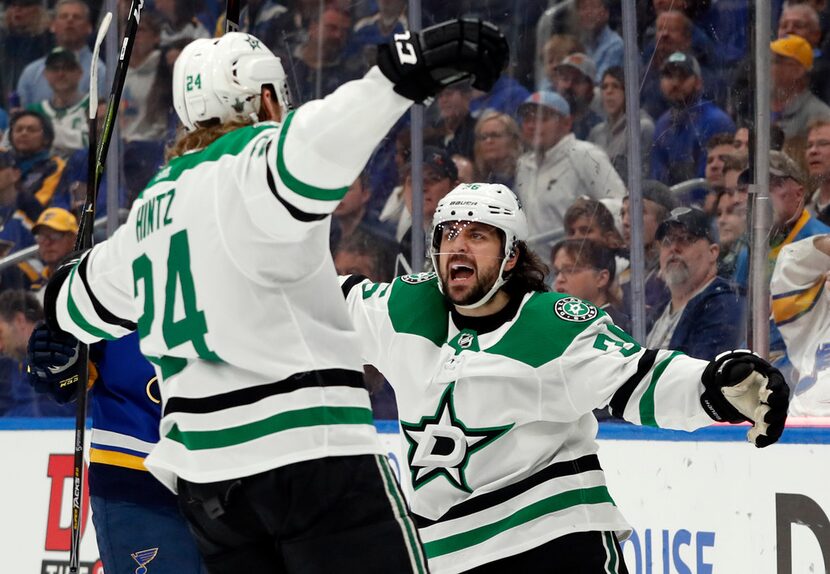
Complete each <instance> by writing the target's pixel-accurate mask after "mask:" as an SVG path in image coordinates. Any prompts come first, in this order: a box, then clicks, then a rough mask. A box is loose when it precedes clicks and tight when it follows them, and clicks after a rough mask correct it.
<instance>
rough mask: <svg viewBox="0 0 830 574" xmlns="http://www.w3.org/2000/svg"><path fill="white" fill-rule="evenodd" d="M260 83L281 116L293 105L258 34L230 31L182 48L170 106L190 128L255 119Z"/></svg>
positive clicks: (278, 64)
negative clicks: (271, 95) (269, 91)
mask: <svg viewBox="0 0 830 574" xmlns="http://www.w3.org/2000/svg"><path fill="white" fill-rule="evenodd" d="M264 84H272V85H273V86H274V90H275V91H276V92H277V101H278V102H279V104H280V107H281V108H282V111H283V114H284V113H286V112H287V111H288V110H290V109H291V97H290V96H289V92H288V83H287V82H286V76H285V70H283V68H282V63H281V62H280V59H279V58H277V57H276V56H274V54H273V53H271V51H270V50H269V49H268V48H266V47H265V45H264V44H263V43H262V42H261V41H260V40H259V39H257V38H256V37H254V36H251V35H250V34H243V33H241V32H229V33H227V34H225V35H224V36H222V37H221V38H215V39H200V40H194V41H192V42H190V43H189V44H188V45H187V46H185V47H184V49H183V50H182V53H181V54H180V55H179V58H178V59H177V60H176V65H175V67H174V68H173V106H174V107H175V108H176V113H177V114H178V116H179V119H180V120H181V121H182V124H184V127H185V128H186V129H187V130H188V131H193V130H195V129H196V128H197V127H199V123H200V122H205V121H208V120H213V119H218V120H219V122H220V123H223V124H224V123H227V122H230V121H234V120H239V121H246V120H248V119H250V118H252V117H253V118H256V114H257V112H258V111H259V106H260V93H261V91H262V86H263V85H264Z"/></svg>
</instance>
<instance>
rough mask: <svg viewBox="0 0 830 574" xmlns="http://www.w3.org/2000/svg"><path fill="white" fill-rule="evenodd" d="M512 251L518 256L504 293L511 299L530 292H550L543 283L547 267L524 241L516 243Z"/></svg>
mask: <svg viewBox="0 0 830 574" xmlns="http://www.w3.org/2000/svg"><path fill="white" fill-rule="evenodd" d="M514 250H515V251H516V252H517V254H518V260H517V261H516V266H515V267H513V269H511V270H510V274H509V277H510V279H509V280H508V281H507V283H505V284H504V287H502V289H504V291H505V292H506V293H507V294H508V295H510V296H511V297H521V296H522V295H524V294H525V293H529V292H531V291H550V288H549V287H548V285H547V284H546V283H545V277H547V275H548V272H549V270H548V266H547V265H545V263H544V262H543V261H542V259H541V258H540V257H539V256H538V255H536V254H535V253H534V252H533V251H531V250H530V248H528V246H527V243H525V242H524V241H517V242H516V245H515V246H514Z"/></svg>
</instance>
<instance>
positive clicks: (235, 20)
mask: <svg viewBox="0 0 830 574" xmlns="http://www.w3.org/2000/svg"><path fill="white" fill-rule="evenodd" d="M227 2H228V3H227V5H226V6H225V33H228V32H239V5H240V3H241V0H227Z"/></svg>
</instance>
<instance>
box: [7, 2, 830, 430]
mask: <svg viewBox="0 0 830 574" xmlns="http://www.w3.org/2000/svg"><path fill="white" fill-rule="evenodd" d="M99 4H100V3H91V4H88V3H87V2H86V0H5V1H4V2H3V4H2V13H0V131H2V139H1V140H0V214H2V222H0V225H2V227H0V255H7V254H9V253H14V252H16V251H19V250H21V249H25V248H32V249H34V247H35V246H37V252H34V251H33V252H32V255H31V258H30V259H28V260H25V261H22V262H16V263H14V264H9V265H6V266H5V267H3V268H0V292H4V293H5V292H9V293H16V294H17V295H16V297H17V298H16V299H14V300H11V299H10V302H9V303H8V305H6V306H3V305H0V335H2V337H0V344H1V345H2V346H3V348H2V349H0V353H2V354H3V356H5V357H7V358H9V357H11V359H9V360H14V361H18V363H19V359H20V357H19V356H18V355H15V352H16V351H14V350H13V348H12V346H11V345H12V343H11V342H9V341H10V340H11V339H8V337H7V335H8V333H9V332H14V333H17V335H15V336H18V335H19V336H20V337H23V336H24V335H25V332H26V325H27V323H26V322H25V321H23V320H22V319H25V320H26V321H30V320H37V317H38V316H39V315H38V313H37V310H36V308H37V305H38V299H39V297H40V296H41V291H40V288H41V287H42V285H43V284H44V282H45V280H46V279H48V276H49V270H50V268H51V267H52V266H53V265H54V264H55V263H56V262H57V261H59V260H60V257H62V256H63V255H65V253H68V252H69V250H70V248H71V241H70V238H71V237H74V233H75V232H76V231H77V223H73V222H75V221H76V215H77V211H78V209H79V206H80V204H81V202H82V200H83V197H84V195H85V190H86V185H87V182H86V165H87V156H88V150H87V145H88V143H87V138H88V134H87V123H86V121H85V116H86V113H87V107H88V105H89V103H88V102H89V99H88V94H87V90H88V85H89V71H90V68H91V66H97V67H98V78H99V86H98V91H99V94H100V95H101V96H102V97H104V98H105V96H106V94H107V93H108V89H107V86H106V85H105V78H106V71H107V66H113V67H114V63H111V62H104V61H103V60H101V61H97V62H93V61H92V53H91V50H90V42H91V39H92V35H93V30H94V28H95V24H96V22H97V19H98V17H99V12H100V10H101V8H100V5H99ZM118 4H119V10H120V12H121V17H120V18H119V19H121V20H124V15H125V13H126V10H127V8H128V5H129V2H128V1H127V0H119V3H118ZM420 4H421V7H422V12H423V18H424V25H429V24H430V23H431V22H434V21H439V20H443V19H446V18H452V17H459V16H471V17H482V18H486V19H488V20H491V21H493V22H495V23H497V24H498V25H499V26H501V27H502V29H503V30H504V32H505V34H506V36H507V38H508V40H509V42H510V44H511V48H512V54H511V61H510V63H509V64H508V66H507V67H506V69H505V70H504V74H503V75H502V77H501V79H500V80H499V82H498V83H497V84H496V85H495V86H494V88H493V90H492V91H491V92H489V93H487V94H484V93H482V92H480V91H478V90H476V89H475V88H474V87H473V85H472V84H470V83H459V84H456V85H454V86H452V87H451V88H449V89H447V90H445V91H444V92H442V93H441V94H440V95H439V96H438V97H437V98H436V99H435V101H434V102H432V103H431V104H430V103H429V102H428V104H429V105H428V106H427V107H426V122H425V128H424V130H423V139H424V145H425V148H424V158H423V163H422V170H421V171H420V173H421V174H422V177H423V181H422V187H423V192H424V200H423V201H424V203H423V206H422V209H423V215H424V225H425V228H424V229H417V230H416V229H413V227H412V212H413V209H414V207H413V204H412V203H413V202H412V188H413V181H412V168H411V158H410V140H411V131H410V126H409V118H408V117H405V118H404V119H403V120H402V121H401V122H399V124H398V125H397V126H396V127H395V129H393V130H392V131H391V132H390V134H389V135H388V137H387V138H386V140H385V141H384V142H383V143H382V144H381V145H380V146H379V147H378V148H377V150H376V152H375V154H374V155H373V157H372V159H371V160H370V162H369V165H368V166H367V167H366V169H365V170H364V172H363V173H362V174H361V175H360V177H359V179H358V180H357V181H355V182H354V184H353V185H352V186H351V188H350V189H349V192H348V193H347V195H346V197H345V198H344V200H343V202H342V204H341V205H340V206H339V207H338V209H337V211H335V213H334V217H333V221H332V231H331V248H332V254H333V256H334V257H335V263H336V266H337V268H338V269H339V270H340V271H341V272H344V273H346V272H359V273H361V274H364V275H367V276H368V277H370V278H372V279H374V280H378V281H387V280H390V279H391V278H392V277H394V276H395V275H398V274H402V273H409V272H411V271H412V260H411V259H412V257H411V255H412V254H411V246H412V243H413V241H412V240H413V234H424V242H423V244H424V245H429V243H430V241H429V238H428V237H427V236H426V235H427V233H428V230H429V222H430V220H431V216H432V212H433V210H434V208H435V205H436V204H437V202H438V201H439V200H440V199H441V198H442V197H443V196H444V195H445V194H446V193H448V192H449V191H450V190H451V189H452V188H453V187H454V186H455V185H457V184H458V183H459V182H472V181H487V182H497V183H503V184H505V185H508V186H510V187H511V188H512V189H514V190H515V191H516V193H517V194H518V196H519V197H520V199H521V200H522V202H523V204H524V207H525V210H526V213H527V217H528V221H529V227H530V235H531V240H530V242H529V243H530V245H531V247H532V248H533V249H534V250H535V251H536V252H537V254H538V255H540V256H541V257H542V258H543V259H544V260H545V261H547V262H548V264H549V266H550V270H551V273H550V276H549V284H550V287H551V289H553V290H556V291H562V292H568V293H571V294H574V295H577V296H580V297H583V298H585V299H587V300H590V301H593V302H594V303H595V304H596V305H597V306H599V307H601V308H602V309H604V310H605V311H606V312H608V313H609V314H610V315H611V316H612V317H613V318H614V320H615V322H617V324H618V325H620V326H621V327H622V328H624V329H628V328H629V327H630V325H631V320H630V317H629V310H630V308H631V307H630V305H631V297H632V293H631V283H630V278H631V273H632V270H631V268H630V261H629V249H630V242H631V214H630V212H629V206H630V201H629V190H628V189H627V182H628V181H629V175H631V174H629V170H630V169H631V168H630V167H629V159H630V158H629V150H628V143H627V136H626V127H628V128H632V129H638V130H639V132H638V133H639V144H640V145H639V147H640V152H641V153H640V156H639V163H637V164H636V166H635V167H634V169H636V170H639V172H640V175H641V177H642V180H643V184H642V198H643V201H642V204H643V229H642V236H643V246H644V249H645V279H646V283H645V294H644V297H645V307H646V311H647V317H646V318H647V335H646V340H645V341H644V343H647V344H648V345H650V346H654V347H671V348H675V349H679V350H682V351H684V352H686V353H688V354H690V355H692V356H695V357H699V358H702V359H712V358H713V357H714V356H715V355H716V354H718V352H720V351H723V350H726V349H731V348H735V347H738V346H740V345H743V344H746V342H747V336H748V334H747V333H746V332H745V329H744V325H745V323H746V321H745V316H746V313H747V309H746V295H747V288H748V284H749V260H750V257H749V240H748V233H749V229H750V226H749V225H748V223H747V222H748V217H749V216H750V213H749V212H750V209H749V205H750V203H751V202H750V201H749V193H748V184H749V183H751V180H752V178H751V176H750V173H749V170H748V167H749V166H750V165H751V161H750V159H751V157H750V155H751V154H750V148H751V146H752V141H753V131H754V126H753V118H754V113H753V111H752V104H753V101H754V98H753V88H752V86H753V85H754V77H755V73H756V71H755V70H754V67H755V66H754V61H753V58H752V53H751V51H750V50H749V37H750V32H749V31H750V30H751V27H752V25H753V23H752V18H753V10H754V3H753V2H751V1H750V0H732V1H729V2H725V1H718V0H707V1H694V2H693V1H691V0H672V1H665V0H637V15H638V31H637V38H636V40H637V45H638V46H639V54H638V56H639V58H640V70H641V77H640V78H637V82H638V85H639V87H640V101H639V104H640V107H639V109H640V111H639V118H627V117H626V116H627V115H626V97H627V94H626V81H625V80H626V78H625V76H624V73H623V68H624V65H623V64H624V62H623V60H624V57H625V56H624V50H623V38H622V30H621V14H620V7H621V0H573V1H572V2H565V3H560V2H557V1H554V0H551V1H548V0H522V1H521V2H519V1H516V0H488V1H486V2H479V1H473V0H464V1H460V2H449V3H447V2H437V1H435V0H422V1H421V2H420ZM560 4H562V5H567V6H568V7H567V8H566V9H564V10H563V9H559V8H561V6H560ZM772 5H773V19H774V22H773V40H772V41H771V43H770V45H769V49H770V56H771V68H770V70H767V71H765V73H766V77H768V79H769V81H768V85H769V89H770V96H771V112H772V115H771V122H772V126H773V128H772V133H771V134H770V141H771V160H770V168H769V169H770V199H771V204H772V211H773V217H772V219H773V226H772V230H771V233H770V236H769V244H770V255H769V268H768V270H767V271H768V274H769V276H770V277H771V276H772V272H773V269H774V267H775V262H776V258H777V255H778V253H779V252H780V250H781V249H782V247H783V246H785V245H787V244H790V243H793V242H795V241H798V240H799V239H803V238H806V237H809V236H812V235H819V234H824V233H830V227H828V224H830V105H828V104H830V74H828V73H827V72H828V70H830V57H828V56H827V52H826V49H828V48H830V33H827V32H828V30H827V28H828V23H830V3H828V2H826V1H817V0H813V1H807V0H786V1H784V0H774V1H773V3H772ZM551 7H557V8H556V9H554V10H550V11H548V12H547V13H546V10H549V8H551ZM223 9H224V3H223V2H218V0H175V1H174V0H147V1H146V2H145V9H144V13H143V14H142V18H141V24H140V27H139V30H138V35H137V37H136V42H135V47H134V49H133V53H132V58H131V61H130V64H129V74H128V76H127V81H126V85H125V86H124V92H123V99H122V103H121V108H120V112H119V128H120V129H119V132H118V133H119V140H118V141H117V142H114V145H113V146H112V148H111V153H120V154H121V157H122V161H121V162H120V171H121V173H119V178H118V180H119V182H120V183H119V189H118V190H117V194H116V195H117V196H118V197H119V204H118V206H117V207H118V208H122V209H126V208H129V206H130V203H131V201H132V199H133V198H135V197H137V195H138V194H139V193H140V192H141V190H142V189H143V188H144V186H145V185H146V183H147V182H148V180H149V179H150V177H152V175H153V174H154V173H155V172H156V170H157V169H158V168H159V167H160V166H161V165H162V164H163V161H164V152H165V148H166V146H167V145H169V144H170V142H171V141H172V140H173V139H174V138H175V136H176V133H177V129H178V128H177V121H176V116H175V113H174V112H173V110H172V88H171V85H172V69H173V65H174V63H175V60H176V58H177V56H178V53H179V52H180V51H181V49H182V48H183V47H184V46H185V45H186V44H187V43H188V42H189V41H191V40H193V39H195V38H204V37H210V36H213V35H216V34H221V31H222V30H223V29H224V15H223V14H222V11H223ZM553 14H555V15H554V16H553V17H552V20H551V21H550V22H549V24H550V25H549V26H547V27H545V26H537V24H538V23H539V22H541V21H544V20H545V19H547V18H549V17H550V16H551V15H553ZM407 16H408V6H407V2H406V0H370V1H367V2H357V1H349V0H282V1H277V0H248V1H247V2H245V3H244V8H243V10H242V13H241V20H240V21H241V29H242V31H246V32H250V33H252V34H255V35H256V36H257V37H258V38H259V39H260V40H261V41H262V42H263V43H264V44H266V45H267V46H268V47H269V48H270V49H271V50H272V51H274V53H275V54H277V55H278V56H279V57H280V58H281V59H282V63H283V66H284V68H285V70H286V74H287V76H288V83H289V88H290V91H291V93H292V98H293V100H294V103H295V105H296V106H300V105H303V104H304V103H305V102H307V101H310V100H312V99H316V98H321V97H325V96H326V95H327V94H329V93H331V92H332V91H334V90H335V89H336V88H337V87H338V86H340V85H342V84H343V83H344V82H347V81H349V80H351V79H354V78H358V77H360V76H361V75H362V74H363V73H365V72H366V70H368V69H369V67H371V66H372V65H373V64H374V62H375V59H376V54H377V50H376V45H377V44H378V43H382V42H386V41H389V40H391V39H392V37H393V35H394V34H397V33H401V32H403V31H404V30H405V29H406V27H407V24H408V22H407ZM542 30H544V31H545V34H546V36H545V37H538V36H537V34H538V33H541V31H542ZM537 46H538V48H537ZM537 50H538V52H537ZM355 137H360V135H359V134H355ZM99 197H100V198H101V199H100V200H99V210H100V212H101V213H105V212H106V209H107V206H106V202H105V198H106V192H105V190H103V189H102V190H101V193H100V194H99ZM114 207H115V206H114ZM63 251H65V253H64V252H63ZM425 261H426V264H427V266H428V265H429V259H428V258H425ZM23 294H26V296H25V297H23ZM31 296H33V297H34V299H32V298H31ZM21 297H22V298H21ZM18 315H20V316H21V317H22V319H20V317H18ZM18 319H20V320H18ZM30 322H31V321H30ZM770 333H771V339H772V350H773V353H774V357H775V358H777V359H778V360H779V364H782V365H786V364H787V347H786V345H785V342H784V340H783V338H782V337H781V335H780V333H779V332H778V329H777V328H776V326H775V323H774V322H772V321H771V323H770ZM7 345H9V346H8V347H7ZM4 360H5V359H4ZM17 367H18V368H22V365H21V364H17ZM12 370H13V369H11V368H10V371H9V372H11V371H12ZM790 373H791V376H792V377H794V378H795V380H797V379H798V373H795V372H794V371H791V372H790ZM0 379H2V375H1V374H0ZM12 379H13V378H12ZM12 379H8V378H7V379H4V380H0V415H2V414H3V413H6V414H9V413H20V412H24V411H21V410H14V408H13V404H15V402H16V403H18V404H19V403H21V401H20V400H16V401H15V400H13V397H12V393H11V391H10V389H11V386H10V383H9V381H11V380H12ZM18 379H19V377H18ZM367 379H368V380H374V381H375V386H376V387H378V388H380V387H382V377H380V378H379V376H378V375H377V374H376V373H374V374H371V373H370V374H367ZM14 380H17V379H14ZM378 381H379V382H378ZM384 392H386V391H385V390H379V391H378V393H377V396H382V395H383V393H384ZM388 406H389V403H388V402H384V401H380V402H379V403H378V405H377V408H378V410H379V412H384V413H386V414H389V413H388V412H387V411H385V410H384V409H387V408H388ZM38 408H40V407H37V406H35V407H32V408H30V409H29V412H38V411H37V409H38ZM24 410H25V409H24Z"/></svg>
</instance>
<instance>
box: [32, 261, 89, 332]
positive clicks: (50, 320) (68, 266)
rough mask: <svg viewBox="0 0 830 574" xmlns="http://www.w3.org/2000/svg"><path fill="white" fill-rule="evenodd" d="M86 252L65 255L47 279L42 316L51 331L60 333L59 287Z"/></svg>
mask: <svg viewBox="0 0 830 574" xmlns="http://www.w3.org/2000/svg"><path fill="white" fill-rule="evenodd" d="M86 251H87V250H82V251H73V252H72V253H70V254H69V255H67V256H66V257H65V258H64V260H63V262H62V263H61V264H60V265H59V266H58V268H57V269H55V272H54V273H52V276H51V277H50V278H49V283H47V284H46V290H45V292H44V295H43V315H44V318H45V319H46V324H47V325H48V326H49V328H50V329H51V330H52V331H60V330H61V328H60V326H59V325H58V316H57V307H56V302H57V300H58V293H60V290H61V286H62V285H63V282H64V281H66V278H67V277H69V274H70V273H71V272H72V269H73V268H74V267H75V265H77V264H78V261H80V260H81V257H83V255H84V253H86Z"/></svg>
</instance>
